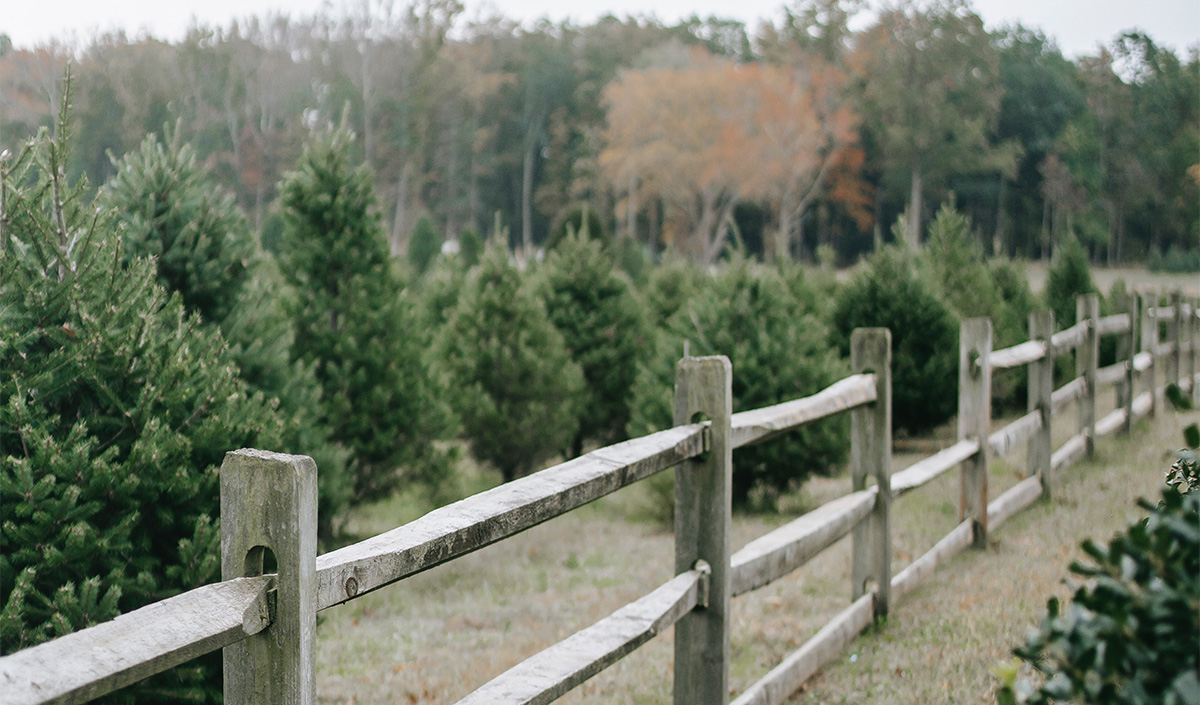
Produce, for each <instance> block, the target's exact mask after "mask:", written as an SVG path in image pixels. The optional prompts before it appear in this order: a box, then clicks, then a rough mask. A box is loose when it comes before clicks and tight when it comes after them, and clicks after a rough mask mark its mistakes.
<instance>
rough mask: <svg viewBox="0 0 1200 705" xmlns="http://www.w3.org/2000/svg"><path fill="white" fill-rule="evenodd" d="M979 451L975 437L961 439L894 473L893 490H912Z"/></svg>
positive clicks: (899, 493) (899, 492) (901, 492)
mask: <svg viewBox="0 0 1200 705" xmlns="http://www.w3.org/2000/svg"><path fill="white" fill-rule="evenodd" d="M978 452H979V442H978V441H976V440H974V439H970V440H964V441H959V442H958V443H955V444H954V445H952V446H950V447H949V448H945V449H943V450H940V451H938V452H937V453H935V454H933V455H931V456H929V457H928V458H925V459H923V460H919V461H917V462H915V463H913V464H912V465H909V466H908V467H907V468H905V469H903V470H901V471H900V472H898V473H896V474H894V475H892V479H891V482H892V492H893V493H895V494H896V495H897V496H899V495H902V494H905V493H907V492H911V491H912V490H915V489H916V488H918V487H920V486H921V485H924V484H925V483H927V482H929V481H931V480H933V479H934V478H936V477H938V476H939V475H941V474H942V473H944V472H946V471H948V470H950V469H952V468H954V467H957V466H958V465H959V464H960V463H962V462H964V461H965V460H967V459H968V458H970V457H971V456H972V455H975V454H976V453H978Z"/></svg>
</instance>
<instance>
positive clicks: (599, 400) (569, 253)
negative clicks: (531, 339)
mask: <svg viewBox="0 0 1200 705" xmlns="http://www.w3.org/2000/svg"><path fill="white" fill-rule="evenodd" d="M585 228H586V225H585ZM540 275H541V276H540V282H539V293H540V295H541V297H542V301H544V302H545V304H546V312H547V313H548V314H549V315H550V321H551V322H552V323H553V324H554V327H555V328H557V329H558V332H559V333H561V334H562V336H563V340H564V342H565V343H566V346H567V352H568V353H570V355H571V359H572V360H574V361H575V363H576V364H578V365H579V367H580V368H581V369H582V370H583V377H584V381H585V382H586V387H585V389H584V392H583V394H584V400H585V401H584V404H583V407H582V408H581V411H580V415H579V427H578V429H577V430H576V433H575V438H574V440H573V441H572V447H571V453H572V455H579V454H580V453H582V452H583V442H584V440H585V439H597V440H600V441H601V442H604V443H608V442H613V441H617V440H622V439H624V438H625V425H626V424H627V423H628V421H629V406H630V401H631V397H632V394H633V384H634V382H635V381H636V379H637V370H638V364H639V363H640V362H641V360H642V358H643V354H644V352H645V351H646V350H648V345H649V331H648V330H647V326H646V322H645V315H644V314H643V311H642V307H641V304H640V302H639V301H638V299H637V298H636V297H635V296H634V293H633V289H632V286H631V285H630V284H629V282H628V280H627V279H626V278H625V277H624V276H623V275H622V274H620V273H618V272H617V271H616V269H615V268H614V266H613V262H612V260H611V258H610V256H609V255H608V254H607V253H606V252H605V251H604V250H603V249H602V248H601V245H600V242H598V241H596V240H593V239H591V238H589V237H588V236H587V235H586V233H585V234H580V235H576V234H574V233H571V234H568V235H567V236H566V237H565V238H564V239H563V240H562V241H561V242H560V243H559V244H558V247H557V248H556V249H555V250H554V251H552V252H551V253H550V257H549V258H548V259H547V260H546V263H545V265H544V266H543V267H542V269H541V271H540Z"/></svg>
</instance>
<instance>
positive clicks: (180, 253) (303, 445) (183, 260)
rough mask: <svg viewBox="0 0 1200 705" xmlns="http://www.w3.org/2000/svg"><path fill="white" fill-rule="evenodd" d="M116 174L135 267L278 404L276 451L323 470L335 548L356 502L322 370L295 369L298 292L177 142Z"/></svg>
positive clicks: (114, 196) (107, 198) (107, 202)
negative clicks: (344, 517) (223, 344)
mask: <svg viewBox="0 0 1200 705" xmlns="http://www.w3.org/2000/svg"><path fill="white" fill-rule="evenodd" d="M116 167H117V172H116V174H115V175H114V176H113V178H112V180H111V181H110V182H109V183H108V184H107V185H106V186H105V188H104V189H103V190H102V191H101V193H100V202H101V204H102V207H106V208H108V209H110V210H112V211H113V212H114V217H115V218H116V219H117V224H118V227H119V228H120V229H121V234H122V239H123V240H124V242H125V247H124V252H125V257H126V259H127V260H129V259H133V258H137V257H148V256H150V255H153V256H154V257H155V261H156V263H157V270H158V282H159V283H160V284H161V285H163V286H164V287H166V288H167V289H168V290H169V291H175V292H178V293H179V295H180V297H181V299H182V300H183V304H184V307H185V308H186V309H187V310H189V311H193V312H195V313H198V314H199V315H200V316H201V318H202V320H203V322H204V323H206V324H208V325H211V326H214V327H216V328H219V329H220V331H221V333H222V334H223V336H224V337H225V338H226V340H228V341H230V343H231V344H232V351H231V352H232V355H233V358H234V359H235V360H236V361H237V363H238V368H239V370H240V371H241V377H242V378H243V379H244V380H246V382H247V383H248V384H249V385H250V388H251V389H252V390H255V391H261V392H262V393H263V394H264V395H265V396H266V397H267V398H268V399H275V400H277V403H278V408H279V411H280V413H281V414H282V416H283V417H284V418H285V419H286V420H287V428H286V430H285V432H284V434H283V438H282V439H281V442H282V445H281V447H278V448H271V449H270V450H275V451H280V452H285V453H299V454H304V455H308V456H311V457H312V458H313V459H314V460H315V461H316V463H317V469H318V485H319V492H320V500H319V505H318V517H319V525H320V534H321V537H322V539H323V540H329V539H331V538H332V534H333V529H334V526H335V523H336V519H337V518H338V516H339V515H341V514H343V513H344V511H345V509H346V505H347V503H348V501H349V493H350V492H349V491H350V483H349V478H348V477H347V474H346V469H345V466H346V452H345V451H344V450H343V449H341V448H338V447H337V446H336V445H335V444H333V443H332V442H330V440H329V437H328V436H329V432H328V430H327V429H326V428H324V427H323V426H322V425H321V423H320V419H319V418H318V410H319V408H320V399H321V388H320V386H319V385H318V384H317V381H316V377H315V375H314V374H313V369H312V367H313V366H312V365H311V364H305V363H303V362H300V361H296V362H293V361H292V360H291V347H292V331H291V322H290V321H289V320H288V318H287V316H286V314H285V312H284V310H283V302H284V300H285V299H286V297H287V296H289V295H290V293H291V292H290V290H289V289H288V287H287V286H286V285H285V284H284V282H283V280H282V276H281V275H280V273H279V270H278V267H277V265H276V264H275V261H274V259H273V258H271V257H269V256H267V255H265V254H264V253H262V252H260V251H258V249H257V247H256V245H255V243H254V238H253V235H252V234H251V229H250V224H249V222H247V220H246V218H245V216H244V215H243V214H242V213H241V211H239V210H238V208H237V206H236V205H235V203H234V200H233V198H232V197H231V196H228V195H225V194H222V193H221V192H220V191H219V190H217V188H216V187H215V186H214V185H213V184H212V183H211V180H210V179H209V177H208V174H207V173H206V172H205V170H204V169H203V168H202V167H201V166H200V165H199V164H198V162H197V158H196V154H195V151H194V150H193V149H192V148H191V147H190V146H189V145H187V144H186V143H183V142H182V141H181V140H179V138H178V133H176V137H175V138H174V139H172V140H171V141H170V143H169V144H164V143H162V142H160V141H159V140H158V139H156V138H155V137H154V136H153V135H150V136H148V137H147V138H146V139H145V140H143V141H142V144H141V146H140V147H139V148H138V149H137V150H134V151H132V152H129V153H128V154H126V155H125V156H124V157H123V158H122V159H121V160H120V161H119V162H118V163H117V164H116Z"/></svg>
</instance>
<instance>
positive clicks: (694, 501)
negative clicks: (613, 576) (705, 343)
mask: <svg viewBox="0 0 1200 705" xmlns="http://www.w3.org/2000/svg"><path fill="white" fill-rule="evenodd" d="M732 390H733V368H732V366H731V365H730V364H729V359H728V358H726V357H723V356H722V357H685V358H683V359H682V360H680V361H679V363H678V364H677V365H676V366H675V425H677V426H679V425H683V424H689V423H694V422H695V421H696V420H697V419H698V417H701V416H703V417H707V418H708V420H709V421H711V425H710V427H709V432H708V437H707V439H706V441H707V442H706V443H705V453H704V455H703V456H702V457H700V458H696V459H693V460H689V461H687V462H685V463H681V464H680V465H678V466H676V468H675V573H676V574H679V573H683V572H685V571H688V570H692V569H693V568H695V567H696V565H697V563H698V562H699V561H704V562H705V563H707V564H708V567H709V570H711V571H712V572H711V573H710V575H709V582H708V591H707V592H708V600H707V603H706V604H705V605H704V606H702V607H697V608H696V609H694V610H692V611H691V612H690V613H688V614H687V615H686V616H684V617H683V618H682V619H680V620H679V622H678V623H676V625H675V703H676V705H718V704H719V705H725V703H727V702H728V698H729V599H730V586H729V580H730V573H729V559H730V555H731V553H732V551H731V549H730V526H731V516H730V514H731V506H730V505H731V501H732V494H733V445H732V443H731V441H732V438H731V431H730V417H731V416H732V415H733V391H732Z"/></svg>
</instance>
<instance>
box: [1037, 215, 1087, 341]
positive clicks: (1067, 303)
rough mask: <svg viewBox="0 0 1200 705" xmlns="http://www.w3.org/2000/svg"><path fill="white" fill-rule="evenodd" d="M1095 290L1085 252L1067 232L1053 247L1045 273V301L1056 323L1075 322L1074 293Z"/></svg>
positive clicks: (1077, 294)
mask: <svg viewBox="0 0 1200 705" xmlns="http://www.w3.org/2000/svg"><path fill="white" fill-rule="evenodd" d="M1095 291H1096V286H1095V284H1093V283H1092V273H1091V270H1090V269H1088V260H1087V252H1085V251H1084V249H1083V245H1080V244H1079V241H1078V240H1076V239H1075V238H1074V237H1072V236H1071V235H1070V234H1068V235H1067V236H1065V237H1064V238H1063V240H1062V242H1060V243H1059V245H1058V248H1057V249H1056V250H1055V251H1054V261H1053V262H1051V263H1050V271H1049V272H1047V274H1046V305H1047V306H1049V307H1050V310H1051V311H1053V312H1054V325H1055V327H1057V328H1059V329H1060V330H1061V329H1063V328H1067V327H1070V326H1073V325H1075V297H1077V296H1081V295H1083V294H1091V293H1094V292H1095Z"/></svg>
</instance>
